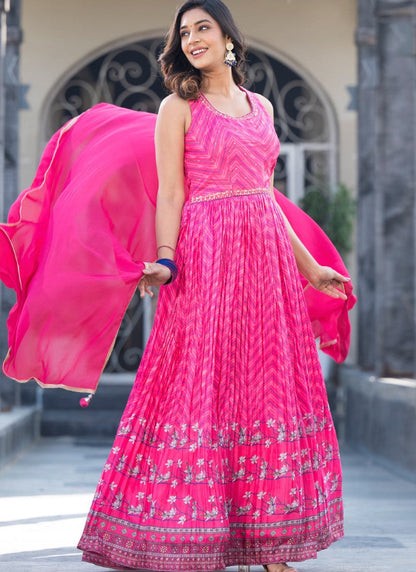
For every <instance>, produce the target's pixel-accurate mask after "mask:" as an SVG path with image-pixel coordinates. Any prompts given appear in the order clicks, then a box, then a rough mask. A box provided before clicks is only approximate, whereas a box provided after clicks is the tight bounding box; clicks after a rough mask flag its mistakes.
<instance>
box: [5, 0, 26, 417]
mask: <svg viewBox="0 0 416 572" xmlns="http://www.w3.org/2000/svg"><path fill="white" fill-rule="evenodd" d="M0 8H2V9H3V10H6V9H7V10H8V11H7V12H5V11H4V12H3V18H4V24H5V26H4V29H3V30H2V33H3V35H4V40H5V44H6V45H5V53H4V56H3V66H2V70H3V73H2V78H1V82H2V86H1V88H2V90H3V96H4V101H3V109H4V113H2V114H1V121H0V130H1V140H2V142H3V145H2V153H3V161H2V169H1V172H0V177H1V181H2V185H1V188H2V191H1V192H0V201H1V208H0V211H2V215H1V219H2V221H3V220H4V219H6V217H7V213H8V211H9V208H10V206H11V204H12V203H13V202H14V201H15V199H16V197H17V195H18V192H19V185H18V155H19V144H18V141H19V137H18V134H19V132H18V128H19V123H18V113H19V103H20V102H19V99H20V85H19V49H20V43H21V41H22V32H21V28H20V11H21V0H10V2H4V1H3V0H0ZM0 288H1V292H0V318H1V319H0V323H1V327H0V362H1V361H2V360H3V359H4V357H5V355H6V352H7V347H8V344H7V331H6V320H7V316H8V314H9V311H10V308H11V307H12V305H13V304H14V303H15V296H14V293H13V292H12V291H10V290H7V288H5V287H4V286H2V285H0ZM17 391H18V385H17V384H16V383H15V382H11V381H10V380H8V379H7V378H5V376H4V375H3V374H2V373H0V402H1V401H2V402H3V403H2V404H1V403H0V407H1V406H2V407H3V408H8V407H9V406H10V405H12V404H13V403H15V402H16V394H17Z"/></svg>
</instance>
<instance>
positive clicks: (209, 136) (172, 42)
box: [79, 0, 353, 572]
mask: <svg viewBox="0 0 416 572" xmlns="http://www.w3.org/2000/svg"><path fill="white" fill-rule="evenodd" d="M231 43H232V44H233V46H232V47H233V49H234V50H235V52H234V54H235V57H236V60H237V64H236V65H235V66H230V65H228V64H229V63H230V62H231V60H232V56H231V55H229V52H230V51H231V49H232V48H231ZM244 58H245V47H244V41H243V39H242V37H241V34H240V32H239V31H238V29H237V27H236V25H235V23H234V21H233V19H232V16H231V14H230V12H229V10H228V9H227V7H226V6H225V5H224V4H223V3H222V2H221V1H220V0H194V1H189V2H186V3H185V4H184V5H183V6H182V7H181V8H180V9H179V10H178V12H177V14H176V17H175V19H174V22H173V24H172V26H171V29H170V32H169V34H168V38H167V42H166V46H165V49H164V51H163V53H162V56H161V58H160V62H161V65H162V71H163V74H164V77H165V84H166V86H167V87H168V88H169V89H170V90H171V91H172V92H173V93H171V94H170V95H169V96H168V97H167V98H165V99H164V101H163V102H162V104H161V106H160V109H159V113H158V118H157V122H156V131H155V148H156V163H157V175H158V193H157V207H156V238H157V245H158V246H157V253H158V256H159V257H160V258H158V260H156V262H150V261H147V262H145V269H144V270H143V276H142V277H141V279H140V281H139V290H140V294H141V296H142V297H144V296H145V295H146V293H148V294H150V295H152V290H151V287H152V286H161V290H160V297H159V302H158V307H157V312H156V317H155V322H154V327H153V330H152V334H151V336H150V339H149V342H148V344H147V347H146V350H145V353H144V355H143V358H142V361H141V364H140V367H139V370H138V373H137V378H136V382H135V385H134V387H133V390H132V392H131V395H130V398H129V401H128V403H127V407H126V410H125V412H124V414H123V417H122V419H121V423H120V427H119V430H118V434H117V436H116V439H115V442H114V446H113V448H112V451H111V453H110V456H109V458H108V461H107V463H106V465H105V468H104V471H103V474H102V478H101V479H100V481H99V484H98V487H97V491H96V495H95V499H94V502H93V504H92V507H91V510H90V513H89V516H88V519H87V523H86V526H85V529H84V533H83V535H82V538H81V540H80V543H79V548H80V549H81V550H83V559H84V560H86V561H88V562H93V563H95V564H98V565H101V566H107V567H114V568H117V567H122V568H126V569H132V568H133V569H134V568H145V569H152V570H181V571H185V570H187V571H189V572H190V571H196V570H198V571H209V570H217V569H223V568H225V567H226V566H231V565H236V564H244V565H250V564H263V565H264V566H265V569H266V570H268V572H284V571H286V572H295V570H294V568H290V567H289V566H288V565H287V564H286V563H285V562H284V561H285V560H295V561H299V560H305V559H308V558H314V557H316V554H317V552H318V551H319V550H323V549H324V548H327V547H328V546H329V545H330V544H331V543H332V542H334V541H335V540H337V539H338V538H341V537H342V535H343V516H342V483H341V481H342V479H341V466H340V458H339V452H338V445H337V440H336V435H335V431H334V426H333V422H332V418H331V413H330V411H329V407H328V402H327V397H326V392H325V384H324V380H323V376H322V371H321V368H320V365H319V360H318V355H317V350H316V345H315V341H314V334H313V330H312V325H311V322H310V319H309V316H308V309H307V305H306V300H305V296H306V297H308V299H309V300H310V299H311V297H312V299H314V296H315V295H318V296H321V298H320V299H319V301H318V303H317V304H316V306H318V307H319V308H321V309H322V308H325V310H324V311H323V315H325V316H327V315H328V312H329V314H332V312H331V311H329V308H333V309H334V310H335V308H338V310H339V309H340V308H342V309H343V312H342V318H341V319H340V320H339V322H338V319H337V320H336V322H337V324H338V325H340V324H342V328H341V329H342V330H343V332H344V333H347V331H348V318H347V309H348V308H349V307H351V305H352V304H353V297H352V295H351V286H350V284H349V278H348V277H346V276H345V275H343V274H340V273H339V272H338V271H336V270H334V269H333V268H332V266H331V267H328V266H323V265H321V264H320V263H318V262H317V261H316V260H315V259H314V257H313V256H312V255H311V254H310V252H309V251H308V250H307V249H306V247H305V246H304V244H303V243H302V242H301V241H300V240H299V238H298V236H297V235H296V233H295V232H294V230H293V228H292V226H291V224H290V223H289V221H288V219H287V218H286V217H285V215H284V214H283V212H282V210H281V208H280V206H279V204H278V202H276V201H275V200H274V193H273V186H272V175H273V170H274V167H275V164H276V160H277V156H278V153H279V149H280V143H279V140H278V137H277V135H276V132H275V130H274V124H273V108H272V106H271V104H270V102H269V101H268V100H267V99H266V98H265V97H263V96H261V95H258V94H255V93H252V92H250V91H248V90H247V89H245V88H244V87H243V86H242V84H243V82H244V74H243V65H244ZM289 210H290V209H289ZM302 220H303V222H304V223H305V224H303V225H300V226H301V227H302V231H304V230H305V227H306V228H307V229H308V228H309V227H310V224H311V223H310V222H308V221H307V220H306V219H302ZM306 234H307V233H306ZM313 235H314V236H317V235H316V234H315V231H313ZM320 237H321V240H320V244H319V248H318V250H319V251H320V252H321V251H323V250H325V249H326V247H325V246H324V245H326V242H325V241H326V239H324V238H323V237H322V235H320ZM331 254H332V256H331V261H332V262H331V264H332V263H333V264H337V267H338V268H340V267H339V266H338V263H337V261H338V257H337V255H336V253H335V252H334V250H331ZM299 273H300V274H301V275H302V277H300V275H299ZM302 281H303V282H302ZM304 287H305V290H306V292H304ZM325 295H326V296H325ZM315 301H316V300H315ZM331 304H333V306H331ZM312 305H314V304H312ZM335 314H336V315H338V314H337V312H335ZM321 317H322V314H321ZM312 319H313V320H314V328H315V330H316V329H318V330H320V331H319V335H320V337H321V343H325V344H326V346H327V348H328V347H329V348H330V349H329V351H333V350H335V348H337V349H336V351H338V350H339V349H340V347H341V346H342V348H343V349H342V352H343V356H344V353H345V352H344V350H345V349H346V345H348V342H347V343H346V344H345V341H344V340H343V341H342V342H341V343H340V339H339V338H338V336H337V335H334V336H331V337H330V338H329V339H328V338H326V339H325V335H326V334H325V332H326V326H327V325H328V323H330V322H331V319H329V320H328V321H327V322H326V324H325V325H324V326H322V328H320V326H317V324H321V321H320V319H317V316H316V315H314V316H313V318H312ZM338 325H337V327H336V328H335V330H337V328H338ZM347 337H348V334H347ZM265 563H268V564H267V565H266V564H265Z"/></svg>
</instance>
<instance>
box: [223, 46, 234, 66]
mask: <svg viewBox="0 0 416 572" xmlns="http://www.w3.org/2000/svg"><path fill="white" fill-rule="evenodd" d="M225 47H226V49H227V53H226V54H225V60H224V63H225V64H227V66H230V67H233V66H235V65H236V64H237V60H236V59H235V53H234V52H233V51H232V50H233V49H234V44H233V43H232V42H228V43H227V44H226V45H225Z"/></svg>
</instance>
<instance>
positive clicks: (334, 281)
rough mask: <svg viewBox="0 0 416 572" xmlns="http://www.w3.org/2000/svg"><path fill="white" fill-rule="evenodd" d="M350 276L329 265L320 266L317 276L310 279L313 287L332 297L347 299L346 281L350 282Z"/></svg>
mask: <svg viewBox="0 0 416 572" xmlns="http://www.w3.org/2000/svg"><path fill="white" fill-rule="evenodd" d="M349 281H350V278H348V277H347V276H342V274H339V272H337V271H336V270H334V269H333V268H330V267H329V266H319V268H318V270H317V272H316V274H315V276H314V277H313V278H312V279H311V280H309V283H310V284H311V286H313V288H315V289H316V290H319V291H320V292H323V293H324V294H327V295H328V296H331V298H341V299H342V300H346V299H347V296H346V295H345V288H344V283H345V282H349Z"/></svg>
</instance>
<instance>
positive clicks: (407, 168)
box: [356, 0, 416, 377]
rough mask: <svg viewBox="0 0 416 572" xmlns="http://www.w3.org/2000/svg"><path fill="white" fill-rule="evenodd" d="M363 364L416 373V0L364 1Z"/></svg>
mask: <svg viewBox="0 0 416 572" xmlns="http://www.w3.org/2000/svg"><path fill="white" fill-rule="evenodd" d="M358 11H359V24H358V29H357V34H356V41H357V44H358V49H359V89H358V107H359V201H358V202H359V212H358V262H359V291H358V293H359V364H360V366H361V367H362V368H364V369H368V370H372V371H374V372H375V373H376V374H377V375H380V376H408V377H412V376H414V374H415V348H416V323H415V318H416V314H415V287H416V283H415V278H416V256H415V254H416V249H415V205H416V161H415V159H416V34H415V31H416V0H406V1H399V0H358Z"/></svg>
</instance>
